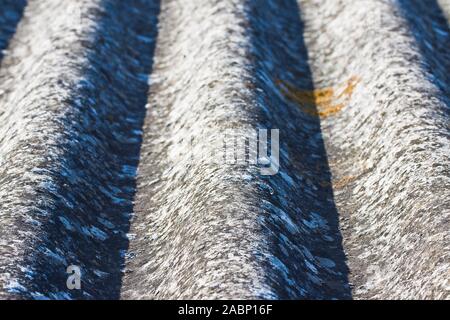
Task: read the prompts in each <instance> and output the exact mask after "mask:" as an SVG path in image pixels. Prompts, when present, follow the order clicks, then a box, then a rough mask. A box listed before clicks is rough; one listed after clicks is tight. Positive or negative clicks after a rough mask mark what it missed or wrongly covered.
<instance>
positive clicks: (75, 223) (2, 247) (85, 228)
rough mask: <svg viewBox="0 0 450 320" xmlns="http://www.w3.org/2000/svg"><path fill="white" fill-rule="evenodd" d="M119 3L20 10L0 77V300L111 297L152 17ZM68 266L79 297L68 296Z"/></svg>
mask: <svg viewBox="0 0 450 320" xmlns="http://www.w3.org/2000/svg"><path fill="white" fill-rule="evenodd" d="M127 3H128V5H125V3H124V2H122V1H100V0H99V1H77V2H75V1H74V2H72V1H71V2H64V3H63V2H61V1H57V0H45V1H42V0H38V1H29V3H28V6H27V8H26V10H25V13H24V17H23V19H22V21H21V23H20V25H19V27H18V30H17V32H16V34H15V37H14V38H13V39H12V41H11V44H10V47H9V53H8V54H7V55H6V56H5V58H4V60H3V63H2V68H1V72H0V79H1V80H0V92H1V93H2V94H1V95H0V198H1V199H2V200H1V201H0V221H1V223H0V285H1V288H2V290H0V296H1V297H6V298H7V297H25V298H38V299H40V298H94V297H95V298H116V297H118V295H119V289H120V282H121V271H120V270H121V267H122V266H121V265H122V263H123V259H124V257H125V255H126V249H127V246H128V240H127V238H126V232H127V230H128V224H129V215H130V214H131V212H132V204H131V201H132V197H133V194H134V174H135V168H136V164H137V161H138V157H139V145H140V140H141V131H140V129H141V126H142V119H143V110H144V105H145V97H146V92H147V87H148V85H147V75H148V73H149V72H150V66H151V61H152V46H153V37H154V34H155V22H156V17H157V12H158V6H157V5H155V4H154V3H153V2H149V1H139V0H136V1H128V2H127ZM141 11H146V12H148V13H149V15H148V16H145V17H143V16H142V15H141ZM72 264H73V265H79V266H80V267H81V269H82V272H83V274H82V277H83V290H81V291H76V290H74V291H69V290H68V289H67V287H66V279H67V276H68V275H67V274H66V268H67V267H68V266H69V265H72Z"/></svg>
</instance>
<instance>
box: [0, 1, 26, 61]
mask: <svg viewBox="0 0 450 320" xmlns="http://www.w3.org/2000/svg"><path fill="white" fill-rule="evenodd" d="M26 4H27V1H26V0H0V62H1V61H2V58H3V50H5V49H6V48H7V46H8V43H9V40H10V39H11V37H12V36H13V35H14V32H15V31H16V27H17V24H18V23H19V21H20V19H21V18H22V14H23V10H24V8H25V6H26Z"/></svg>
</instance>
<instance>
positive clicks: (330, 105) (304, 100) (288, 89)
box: [275, 76, 360, 118]
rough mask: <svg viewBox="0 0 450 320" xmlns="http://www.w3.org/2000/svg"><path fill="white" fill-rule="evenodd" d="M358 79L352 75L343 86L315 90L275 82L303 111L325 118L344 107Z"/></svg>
mask: <svg viewBox="0 0 450 320" xmlns="http://www.w3.org/2000/svg"><path fill="white" fill-rule="evenodd" d="M359 81H360V80H359V78H358V77H355V76H353V77H351V78H350V79H349V80H347V81H346V82H345V84H344V85H343V86H337V87H336V88H332V87H328V88H321V89H315V90H305V89H298V88H295V87H294V86H293V85H292V84H290V83H288V82H287V81H283V80H276V81H275V82H276V84H277V85H278V86H279V87H280V88H281V91H282V93H283V94H284V96H285V97H287V98H288V99H290V100H292V101H294V102H296V103H297V104H298V105H299V107H300V109H301V110H302V111H303V112H304V113H306V114H308V115H311V116H315V117H317V116H318V117H321V118H325V117H328V116H331V115H333V114H336V113H338V112H339V111H341V110H342V109H343V108H345V106H346V105H347V104H348V102H349V101H350V98H351V96H352V94H353V91H354V90H355V87H356V85H357V84H358V82H359Z"/></svg>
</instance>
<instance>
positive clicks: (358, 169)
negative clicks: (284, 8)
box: [302, 0, 450, 299]
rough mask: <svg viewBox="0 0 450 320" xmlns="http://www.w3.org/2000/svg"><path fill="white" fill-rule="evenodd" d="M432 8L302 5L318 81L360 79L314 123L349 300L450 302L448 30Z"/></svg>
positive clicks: (322, 83) (328, 3)
mask: <svg viewBox="0 0 450 320" xmlns="http://www.w3.org/2000/svg"><path fill="white" fill-rule="evenodd" d="M432 2H433V1H428V2H427V4H426V5H425V4H424V2H422V1H402V0H400V1H357V2H355V1H339V2H337V1H333V0H329V1H318V0H317V1H304V6H303V8H304V10H303V16H304V19H305V21H306V22H305V23H306V25H307V28H306V34H305V37H306V38H307V39H308V40H307V43H308V48H309V53H310V63H311V68H312V70H313V73H314V76H315V77H314V80H315V84H316V85H317V86H334V85H336V84H339V83H340V82H342V81H345V79H347V78H348V77H349V76H351V75H356V76H358V77H360V78H361V82H360V83H359V84H358V86H356V88H355V91H354V93H353V96H352V99H351V101H350V102H349V104H348V105H347V107H346V108H345V109H343V110H342V111H341V112H340V113H338V114H336V115H334V116H333V117H329V118H326V119H323V120H322V122H321V124H322V130H323V134H324V136H325V141H326V145H327V151H328V156H329V159H330V166H331V169H332V172H333V185H334V194H335V196H336V204H337V207H338V211H339V213H340V216H341V229H342V230H343V234H344V248H345V251H346V255H347V257H348V259H349V261H348V265H349V267H350V270H351V272H350V281H351V282H352V284H353V294H354V296H355V297H358V298H395V299H400V298H409V299H411V298H449V296H448V291H446V290H448V287H446V286H448V283H447V281H448V278H449V250H448V249H449V247H448V245H449V238H448V236H449V220H448V219H449V208H450V202H449V199H450V190H449V186H450V179H449V165H450V161H449V156H450V154H449V151H450V145H449V121H448V116H449V107H450V105H449V91H448V90H449V84H450V82H449V77H448V70H450V68H449V67H450V47H449V43H450V34H449V29H448V25H447V24H446V21H445V20H444V19H440V17H438V16H437V15H438V13H439V12H438V11H437V5H436V6H433V4H432ZM302 3H303V2H302ZM419 12H420V13H419ZM354 48H358V50H354ZM437 49H438V50H437ZM325 53H328V54H325Z"/></svg>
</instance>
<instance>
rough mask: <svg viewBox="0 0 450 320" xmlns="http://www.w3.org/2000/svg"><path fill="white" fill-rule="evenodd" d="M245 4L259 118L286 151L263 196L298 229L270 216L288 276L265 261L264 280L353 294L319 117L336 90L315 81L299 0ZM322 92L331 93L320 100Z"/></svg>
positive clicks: (313, 291)
mask: <svg viewBox="0 0 450 320" xmlns="http://www.w3.org/2000/svg"><path fill="white" fill-rule="evenodd" d="M247 6H248V9H247V14H248V16H249V27H250V28H249V29H250V31H249V32H250V39H251V45H252V48H253V50H252V54H253V59H252V60H253V61H254V69H253V70H254V78H255V85H256V87H257V88H261V89H262V90H261V91H260V92H261V93H260V94H259V96H258V100H259V101H260V103H261V107H262V108H261V109H260V113H259V114H258V115H257V117H258V119H259V122H260V124H261V125H262V127H267V128H279V129H280V142H281V149H282V150H283V149H284V152H282V154H289V157H285V158H284V157H283V156H282V157H281V159H280V171H281V172H280V173H278V174H276V175H274V176H267V177H263V180H264V181H265V182H266V183H267V184H268V185H270V186H271V187H272V188H273V189H274V193H275V195H269V194H268V193H266V194H265V195H263V196H262V198H267V199H268V200H269V201H270V202H271V203H272V204H273V205H275V206H276V207H279V208H282V209H283V210H285V211H286V213H287V214H288V215H289V217H290V218H291V219H292V221H293V222H294V223H295V224H296V225H297V226H298V227H299V228H300V230H301V233H300V234H297V235H292V234H290V233H289V232H286V226H284V225H283V224H278V223H276V222H275V221H276V220H272V221H270V220H269V221H268V226H267V230H270V232H269V237H270V239H271V240H270V241H271V251H272V254H273V255H274V256H275V257H277V259H279V261H280V263H282V264H283V265H284V266H285V267H286V268H287V270H289V271H288V272H289V274H290V277H291V278H290V279H289V278H286V275H284V274H283V273H284V271H282V269H279V268H274V265H270V264H267V265H266V273H267V275H266V278H267V281H268V283H270V284H271V286H273V287H274V288H275V290H276V292H277V293H278V297H279V298H281V299H298V298H306V299H332V298H335V299H349V298H351V291H350V285H349V283H348V267H347V265H346V257H345V253H344V250H343V247H342V235H341V233H340V230H339V223H338V212H337V210H336V207H335V204H334V197H333V189H332V187H331V173H330V169H329V166H328V160H327V153H326V150H325V147H324V142H323V138H322V132H321V127H320V118H319V115H320V116H332V114H333V113H335V112H338V111H339V110H338V111H332V110H331V109H333V106H334V105H333V103H334V102H332V99H331V97H332V96H333V89H328V90H326V89H322V90H318V89H315V88H314V85H313V80H312V74H311V70H310V67H309V64H308V52H307V48H306V45H305V42H304V39H303V32H304V26H303V22H302V21H301V12H300V8H299V7H298V4H297V2H296V1H294V0H282V1H262V0H254V1H251V0H250V1H247ZM280 82H281V83H289V84H290V85H292V87H293V88H291V89H292V90H293V91H292V92H295V90H294V88H298V89H297V92H296V93H298V94H297V96H296V98H297V101H296V100H295V99H294V101H293V100H292V99H290V98H292V96H291V97H289V96H288V95H286V91H284V90H283V87H282V86H281V85H280ZM346 90H348V89H346ZM325 91H327V92H328V93H329V96H330V97H328V99H327V100H326V101H325V100H324V99H322V100H323V101H320V97H319V95H320V93H321V92H322V93H323V92H325ZM344 91H345V90H344ZM292 92H291V93H292ZM298 96H300V98H299V97H298ZM299 102H300V105H299ZM286 175H288V176H290V177H291V178H293V179H294V181H296V183H295V184H294V185H293V186H287V185H286V182H287V181H289V179H287V180H286ZM280 194H281V196H280ZM286 202H287V203H288V205H287V204H286ZM311 227H312V228H311ZM310 228H311V229H310ZM287 243H289V245H287ZM290 281H293V282H294V283H295V284H296V285H293V284H292V283H290Z"/></svg>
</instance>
